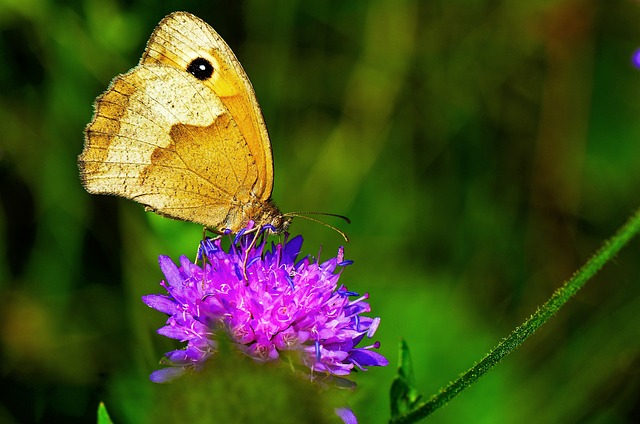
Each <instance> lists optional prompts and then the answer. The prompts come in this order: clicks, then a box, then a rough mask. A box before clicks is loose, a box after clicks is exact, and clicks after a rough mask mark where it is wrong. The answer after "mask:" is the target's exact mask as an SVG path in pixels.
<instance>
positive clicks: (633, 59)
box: [631, 49, 640, 68]
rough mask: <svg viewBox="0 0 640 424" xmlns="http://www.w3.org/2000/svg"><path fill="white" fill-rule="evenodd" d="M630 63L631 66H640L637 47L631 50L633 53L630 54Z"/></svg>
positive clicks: (639, 55)
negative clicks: (633, 50)
mask: <svg viewBox="0 0 640 424" xmlns="http://www.w3.org/2000/svg"><path fill="white" fill-rule="evenodd" d="M631 63H632V64H633V66H635V67H636V68H640V49H637V50H636V51H635V52H633V54H632V55H631Z"/></svg>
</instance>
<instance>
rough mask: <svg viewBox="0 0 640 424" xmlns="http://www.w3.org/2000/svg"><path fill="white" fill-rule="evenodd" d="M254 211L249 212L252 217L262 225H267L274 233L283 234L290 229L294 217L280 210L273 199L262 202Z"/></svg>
mask: <svg viewBox="0 0 640 424" xmlns="http://www.w3.org/2000/svg"><path fill="white" fill-rule="evenodd" d="M253 212H254V213H249V216H251V219H252V220H253V221H255V222H256V223H258V224H259V225H260V226H266V227H267V228H268V229H269V232H270V233H272V234H282V233H284V232H286V231H287V230H288V229H289V225H290V224H291V219H292V217H290V216H287V215H285V214H283V213H282V212H280V209H278V207H277V206H276V205H275V203H273V201H272V200H271V199H268V200H267V201H265V202H260V203H259V205H257V207H256V209H255V210H254V211H253Z"/></svg>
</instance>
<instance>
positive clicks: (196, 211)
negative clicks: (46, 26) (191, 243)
mask: <svg viewBox="0 0 640 424" xmlns="http://www.w3.org/2000/svg"><path fill="white" fill-rule="evenodd" d="M78 165H79V168H80V175H81V180H82V183H83V185H84V187H85V188H86V189H87V191H89V192H90V193H97V194H112V195H117V196H122V197H126V198H129V199H131V200H134V201H136V202H139V203H142V204H144V205H145V206H146V208H147V209H148V210H151V211H154V212H156V213H158V214H160V215H164V216H168V217H171V218H175V219H181V220H185V221H191V222H195V223H199V224H202V225H205V226H207V227H210V228H216V229H219V230H224V229H229V230H231V232H233V233H237V232H238V231H240V230H241V229H242V228H244V227H246V225H247V224H248V222H249V221H250V220H253V221H255V222H256V223H257V224H258V225H265V224H270V225H271V226H273V229H274V232H281V231H284V230H286V228H287V227H288V224H289V221H290V218H288V217H285V216H283V214H282V213H281V212H280V211H279V209H278V208H277V207H276V206H275V204H274V203H273V201H272V200H271V192H272V190H273V159H272V153H271V144H270V141H269V136H268V134H267V130H266V126H265V124H264V120H263V118H262V113H261V111H260V108H259V106H258V102H257V100H256V97H255V93H254V91H253V88H252V86H251V83H250V82H249V79H248V77H247V76H246V74H245V72H244V70H243V69H242V67H241V65H240V63H239V62H238V60H237V59H236V57H235V55H234V54H233V52H232V51H231V49H230V48H229V47H228V46H227V44H226V43H225V42H224V41H223V40H222V38H221V37H220V36H219V35H218V34H217V33H216V32H215V31H214V30H213V29H212V28H211V27H210V26H209V25H208V24H206V23H205V22H204V21H202V20H201V19H199V18H197V17H195V16H193V15H191V14H189V13H186V12H175V13H172V14H171V15H169V16H167V17H166V18H164V19H163V20H162V21H161V22H160V23H159V24H158V26H157V27H156V29H155V30H154V32H153V34H152V36H151V38H150V39H149V42H148V43H147V48H146V50H145V52H144V54H143V56H142V58H141V60H140V62H139V64H138V65H137V66H136V67H134V68H133V69H131V70H130V71H129V72H127V73H125V74H122V75H119V76H117V77H116V78H115V79H114V80H113V81H112V82H111V84H110V86H109V87H108V88H107V91H105V93H104V94H102V95H101V96H99V97H98V98H97V99H96V102H95V113H94V116H93V119H92V121H91V123H90V124H89V125H88V126H87V128H86V130H85V146H84V150H83V152H82V153H81V154H80V156H79V157H78Z"/></svg>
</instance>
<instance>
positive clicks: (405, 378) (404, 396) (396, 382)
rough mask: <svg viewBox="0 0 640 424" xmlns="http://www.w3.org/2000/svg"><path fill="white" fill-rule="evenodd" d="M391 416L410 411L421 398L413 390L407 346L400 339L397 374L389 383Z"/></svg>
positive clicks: (412, 377)
mask: <svg viewBox="0 0 640 424" xmlns="http://www.w3.org/2000/svg"><path fill="white" fill-rule="evenodd" d="M390 396H391V416H392V417H394V418H395V417H398V416H400V415H401V414H404V413H406V412H408V411H410V410H412V409H413V408H414V407H415V406H416V405H417V403H418V402H419V401H420V399H421V398H422V395H421V394H419V393H418V391H417V390H416V388H415V378H414V375H413V362H412V361H411V353H410V352H409V345H407V342H406V341H405V340H404V339H402V340H400V349H399V352H398V372H397V374H396V376H395V378H394V379H393V383H391V393H390Z"/></svg>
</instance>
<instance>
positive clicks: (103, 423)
mask: <svg viewBox="0 0 640 424" xmlns="http://www.w3.org/2000/svg"><path fill="white" fill-rule="evenodd" d="M98 424H113V421H111V417H109V413H108V412H107V407H106V406H104V403H103V402H100V405H98Z"/></svg>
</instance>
